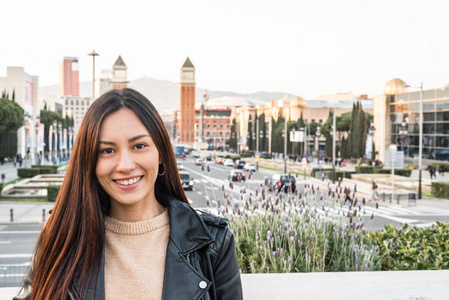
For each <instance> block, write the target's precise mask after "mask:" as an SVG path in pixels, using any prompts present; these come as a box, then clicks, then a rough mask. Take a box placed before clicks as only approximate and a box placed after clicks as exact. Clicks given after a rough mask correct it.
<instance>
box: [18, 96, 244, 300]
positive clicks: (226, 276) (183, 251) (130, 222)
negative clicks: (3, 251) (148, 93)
mask: <svg viewBox="0 0 449 300" xmlns="http://www.w3.org/2000/svg"><path fill="white" fill-rule="evenodd" d="M124 125H126V126H124ZM68 166H69V167H68V168H67V174H66V176H65V180H64V182H63V184H62V186H61V189H60V191H59V194H58V196H57V199H56V201H55V206H54V209H53V211H52V213H51V215H50V217H49V219H48V221H47V223H46V224H45V226H44V227H43V229H42V231H41V234H40V235H39V237H38V241H37V244H36V247H35V253H34V257H33V259H32V265H31V267H30V269H29V271H28V273H27V275H26V276H25V278H24V280H23V287H24V289H23V290H24V291H25V293H28V294H27V295H25V297H30V298H31V299H69V298H70V299H75V298H76V299H80V298H81V299H142V298H145V299H243V296H242V286H241V280H240V272H239V265H238V261H237V255H236V250H235V246H234V237H233V235H232V233H231V231H230V229H229V228H228V227H227V223H228V221H227V219H224V218H221V217H217V216H214V215H210V214H206V213H201V212H198V211H196V210H195V209H193V208H192V207H191V206H190V205H189V202H188V200H187V197H186V195H185V193H184V190H183V188H182V185H181V181H180V180H179V173H178V170H177V166H176V158H175V154H174V152H173V147H172V145H171V142H170V137H169V135H168V133H167V131H166V129H165V126H164V123H163V121H162V119H161V117H160V115H159V113H158V112H157V110H156V109H155V108H154V106H153V105H152V104H151V102H150V101H149V100H148V99H146V98H145V97H144V96H143V95H141V94H140V93H138V92H137V91H135V90H133V89H121V90H111V91H109V92H106V93H105V94H103V95H102V96H100V97H99V98H98V99H97V100H95V101H94V102H93V103H92V105H91V106H90V107H89V108H88V110H87V112H86V114H85V116H84V118H83V121H82V124H81V127H80V129H79V132H78V135H77V138H76V141H75V146H74V149H73V152H72V155H71V159H70V162H69V164H68ZM22 297H23V296H20V297H16V298H14V299H22Z"/></svg>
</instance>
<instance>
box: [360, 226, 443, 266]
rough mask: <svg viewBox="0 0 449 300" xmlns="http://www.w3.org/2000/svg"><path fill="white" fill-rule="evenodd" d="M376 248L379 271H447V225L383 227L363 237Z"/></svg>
mask: <svg viewBox="0 0 449 300" xmlns="http://www.w3.org/2000/svg"><path fill="white" fill-rule="evenodd" d="M367 236H368V238H370V239H371V240H372V241H373V242H374V243H376V244H377V245H378V247H379V252H380V255H381V256H382V266H381V269H382V270H385V271H390V270H447V269H449V243H448V241H449V223H447V222H445V223H442V222H437V224H436V225H435V224H434V225H432V226H431V227H426V228H417V227H414V228H411V229H408V225H407V224H405V225H404V226H403V227H402V228H401V229H399V230H397V229H396V228H395V227H394V226H393V225H387V226H385V227H384V229H382V230H378V231H376V232H369V233H368V234H367Z"/></svg>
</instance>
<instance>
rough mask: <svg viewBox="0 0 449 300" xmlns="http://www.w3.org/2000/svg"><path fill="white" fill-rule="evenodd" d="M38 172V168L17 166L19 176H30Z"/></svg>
mask: <svg viewBox="0 0 449 300" xmlns="http://www.w3.org/2000/svg"><path fill="white" fill-rule="evenodd" d="M39 174H40V169H36V168H18V169H17V176H19V177H20V178H31V177H34V176H36V175H39Z"/></svg>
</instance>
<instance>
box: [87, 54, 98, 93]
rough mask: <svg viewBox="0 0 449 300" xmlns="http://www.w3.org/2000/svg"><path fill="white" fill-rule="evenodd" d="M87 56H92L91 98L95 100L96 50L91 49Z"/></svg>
mask: <svg viewBox="0 0 449 300" xmlns="http://www.w3.org/2000/svg"><path fill="white" fill-rule="evenodd" d="M88 55H89V56H92V59H93V66H92V100H95V56H98V55H100V54H98V53H97V52H95V50H93V51H92V52H91V53H89V54H88Z"/></svg>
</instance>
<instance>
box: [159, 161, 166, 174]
mask: <svg viewBox="0 0 449 300" xmlns="http://www.w3.org/2000/svg"><path fill="white" fill-rule="evenodd" d="M161 165H162V166H163V167H164V172H163V173H162V174H159V173H157V175H159V176H163V175H164V174H165V165H164V164H163V163H162V164H161Z"/></svg>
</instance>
